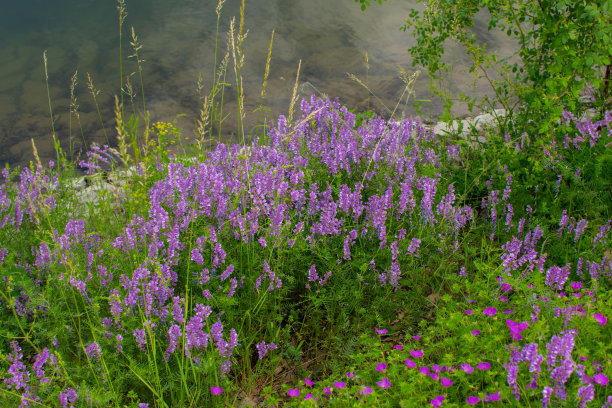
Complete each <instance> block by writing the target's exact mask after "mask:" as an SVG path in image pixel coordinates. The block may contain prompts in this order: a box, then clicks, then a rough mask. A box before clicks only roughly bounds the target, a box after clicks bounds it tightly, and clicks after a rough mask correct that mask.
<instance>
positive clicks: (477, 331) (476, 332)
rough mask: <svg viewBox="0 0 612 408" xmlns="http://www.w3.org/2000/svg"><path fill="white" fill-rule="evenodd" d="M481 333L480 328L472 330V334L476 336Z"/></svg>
mask: <svg viewBox="0 0 612 408" xmlns="http://www.w3.org/2000/svg"><path fill="white" fill-rule="evenodd" d="M479 334H480V330H472V336H474V337H476V336H478V335H479Z"/></svg>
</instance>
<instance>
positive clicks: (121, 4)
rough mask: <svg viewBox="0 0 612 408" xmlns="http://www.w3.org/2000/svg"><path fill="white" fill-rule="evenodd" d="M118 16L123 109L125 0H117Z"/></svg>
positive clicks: (120, 89)
mask: <svg viewBox="0 0 612 408" xmlns="http://www.w3.org/2000/svg"><path fill="white" fill-rule="evenodd" d="M117 12H118V17H119V91H120V93H121V109H123V23H124V21H125V18H126V17H127V10H126V6H125V0H117Z"/></svg>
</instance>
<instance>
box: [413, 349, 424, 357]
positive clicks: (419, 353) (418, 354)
mask: <svg viewBox="0 0 612 408" xmlns="http://www.w3.org/2000/svg"><path fill="white" fill-rule="evenodd" d="M410 355H411V356H412V357H413V358H421V357H423V351H421V350H410Z"/></svg>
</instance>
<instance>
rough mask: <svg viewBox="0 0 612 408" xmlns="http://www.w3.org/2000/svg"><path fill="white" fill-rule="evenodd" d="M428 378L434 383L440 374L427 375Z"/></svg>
mask: <svg viewBox="0 0 612 408" xmlns="http://www.w3.org/2000/svg"><path fill="white" fill-rule="evenodd" d="M429 376H430V377H431V379H432V380H434V381H438V378H440V374H438V373H429Z"/></svg>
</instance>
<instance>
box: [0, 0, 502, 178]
mask: <svg viewBox="0 0 612 408" xmlns="http://www.w3.org/2000/svg"><path fill="white" fill-rule="evenodd" d="M414 4H415V2H413V1H412V0H409V1H400V0H396V1H394V0H390V1H388V2H387V3H386V4H384V5H382V6H379V5H374V6H372V7H370V8H369V9H368V10H367V11H366V12H362V11H361V10H360V8H359V6H358V5H357V4H356V3H355V2H354V1H353V0H308V1H306V0H251V1H247V5H246V16H245V28H247V29H249V32H248V36H247V38H246V40H245V43H244V50H245V54H246V62H245V67H244V69H243V73H244V75H243V76H244V88H245V90H246V99H245V106H246V110H247V113H249V114H248V115H247V118H246V129H247V131H248V130H250V129H251V128H252V127H253V126H254V125H255V121H256V119H257V115H256V114H252V113H251V112H252V111H253V110H254V109H255V108H256V107H257V106H258V105H259V98H260V94H261V85H262V81H263V76H264V69H265V62H266V55H267V50H268V44H269V40H270V33H271V31H272V30H273V29H274V30H275V32H276V34H275V38H274V46H273V52H272V60H271V68H270V77H269V82H268V86H267V89H266V99H265V101H264V105H265V106H267V107H269V108H270V111H271V113H272V115H274V116H277V115H278V114H286V113H287V110H288V107H289V101H290V99H291V92H292V88H293V84H294V81H295V74H296V70H297V66H298V61H299V60H300V59H301V60H302V70H301V74H300V95H301V96H308V95H310V94H311V93H314V92H320V93H326V94H328V95H330V97H339V98H340V100H341V101H342V102H343V103H345V104H347V105H348V106H349V107H350V108H357V109H365V108H367V107H368V106H370V107H371V108H373V109H374V110H375V111H378V112H380V113H381V114H384V108H383V107H382V106H381V104H380V103H378V102H375V101H374V100H373V99H370V98H369V96H368V92H367V91H366V90H365V89H363V88H362V87H361V86H359V85H357V84H356V83H354V82H353V81H351V80H350V79H348V78H347V75H346V73H347V72H351V73H354V74H355V75H357V76H358V77H360V78H361V79H362V80H364V81H365V82H367V83H368V85H369V86H370V88H371V89H372V90H373V91H374V92H375V93H376V94H377V95H378V96H379V97H380V99H381V100H382V101H383V103H384V104H386V105H387V106H390V107H393V106H395V104H396V102H397V100H398V98H399V97H400V95H401V92H402V90H403V83H402V81H401V79H400V78H399V76H398V69H397V66H398V65H401V66H402V67H404V68H405V69H406V70H407V71H408V72H413V70H414V69H413V68H412V67H411V60H410V56H409V54H408V53H407V51H406V50H407V48H408V47H409V46H411V45H412V43H411V41H412V40H411V38H410V35H409V34H407V33H404V32H402V31H400V30H399V27H400V26H401V25H402V24H403V19H404V18H406V17H407V16H408V13H409V9H410V8H411V7H414ZM216 5H217V2H216V1H212V0H181V1H167V0H164V1H161V0H147V1H145V0H131V1H130V0H128V1H127V12H128V16H127V19H126V21H125V24H124V42H123V46H124V60H123V64H124V75H127V74H129V73H131V72H134V71H136V64H135V62H134V61H133V60H132V59H129V58H127V56H128V55H129V54H131V49H130V46H129V30H130V27H131V26H133V27H134V29H135V31H136V34H137V35H138V37H139V39H140V41H141V43H142V44H143V48H142V50H141V57H142V58H144V59H145V60H146V62H145V63H144V94H145V99H146V103H147V110H150V112H151V119H152V120H153V121H157V120H164V121H171V120H172V119H173V118H175V117H176V116H177V115H179V114H184V115H185V116H184V117H183V118H181V119H180V120H179V124H180V125H181V126H182V127H183V128H184V129H185V134H186V135H187V136H188V135H189V134H190V133H191V132H192V131H193V123H194V121H195V118H197V115H198V109H199V102H198V95H197V92H196V91H197V87H196V84H197V79H198V75H199V74H200V73H202V76H203V78H204V86H205V89H209V87H210V83H211V78H212V71H213V56H214V37H215V26H216V17H217V16H216V14H215V7H216ZM116 6H117V4H116V2H115V1H112V0H104V1H101V0H78V1H77V0H24V1H22V2H4V4H3V10H2V13H1V15H0V38H2V41H0V165H2V166H4V165H5V164H6V163H9V164H10V165H11V166H13V165H23V164H26V163H28V162H29V161H30V160H31V159H32V149H31V144H30V138H33V139H34V140H35V142H36V145H37V148H38V152H39V154H40V156H41V158H42V159H43V161H44V162H46V161H47V160H49V159H54V157H55V153H54V150H53V148H52V146H51V124H50V123H51V121H50V116H49V107H48V102H47V90H46V86H45V78H44V69H43V50H47V57H48V74H49V85H50V95H51V101H52V105H53V109H54V114H55V130H56V132H57V134H58V137H59V139H60V141H61V144H62V147H63V148H64V150H66V151H69V146H70V144H71V143H72V146H73V152H74V154H75V155H76V154H78V152H79V151H82V149H81V148H82V145H83V142H82V136H81V128H80V127H79V124H78V122H77V121H76V119H75V118H74V116H73V117H72V120H70V114H69V112H70V110H69V106H70V91H69V87H70V78H71V76H72V75H73V73H74V72H75V71H76V70H78V84H77V87H76V90H75V95H76V97H77V100H78V105H79V108H78V110H79V114H80V124H81V127H82V131H83V136H84V138H85V144H86V145H89V144H91V143H92V142H96V143H99V144H104V143H106V138H105V135H104V132H103V131H102V126H101V124H100V121H99V119H98V115H97V112H96V108H95V105H94V104H93V100H92V98H91V95H90V94H89V90H88V88H87V81H86V78H87V77H86V73H90V74H91V76H92V78H93V81H94V85H95V86H96V88H98V89H100V95H99V96H98V102H99V103H100V109H101V112H102V119H103V122H104V124H105V126H106V129H107V131H108V135H109V138H110V141H111V143H114V140H115V132H114V117H113V101H114V95H116V94H118V93H119V33H118V30H119V29H118V16H117V10H116ZM239 7H240V1H239V0H227V1H226V3H225V5H224V7H223V11H222V16H221V28H220V46H221V50H220V56H219V59H220V58H221V57H222V55H223V53H224V52H225V41H226V38H227V30H228V27H229V21H230V19H231V17H233V16H238V15H239ZM476 32H477V34H478V35H479V36H480V37H481V39H482V40H484V41H487V43H488V44H489V45H490V46H491V47H497V48H499V49H502V50H503V49H507V48H508V47H509V46H510V44H508V43H507V42H506V43H504V41H505V40H504V39H503V38H501V37H500V38H498V37H491V36H490V34H489V33H487V32H486V28H484V27H479V26H477V27H476ZM366 52H367V53H368V55H369V70H367V69H366V66H365V54H366ZM454 58H455V59H456V61H457V68H458V72H457V73H456V74H455V76H454V78H453V84H452V86H453V88H457V87H459V88H460V89H462V90H464V91H466V92H471V93H473V92H479V93H484V92H487V89H486V87H482V88H481V87H476V88H473V87H472V86H471V84H472V82H473V81H472V79H471V77H470V76H469V74H467V73H465V72H464V73H462V72H461V70H462V69H463V71H465V66H466V64H467V59H466V58H465V56H463V55H461V54H460V53H459V52H457V53H456V54H455V57H454ZM228 72H229V73H230V74H231V75H232V76H233V71H232V70H231V68H230V70H229V71H228ZM137 78H138V77H137V76H133V77H132V79H133V82H134V85H135V88H136V93H137V95H136V102H137V109H142V108H141V99H140V98H141V92H140V89H139V86H137V85H138V83H137ZM415 90H416V95H417V97H418V98H423V99H427V98H429V97H430V94H429V90H428V79H427V78H426V76H425V75H422V76H421V79H420V80H419V82H418V83H417V85H416V89H415ZM235 99H236V98H235V96H234V94H233V92H232V91H229V92H228V93H227V95H226V102H227V105H226V108H225V111H226V112H229V113H230V114H231V115H232V116H230V117H229V118H228V119H227V121H226V122H225V123H226V126H225V128H224V129H223V138H224V139H225V140H228V141H229V140H231V137H232V135H233V134H235V129H234V128H233V126H232V123H235V119H234V117H235V116H236V115H235V113H233V112H235V110H236V105H237V103H236V100H235ZM426 110H427V111H429V107H426ZM399 111H400V112H403V113H405V114H406V115H413V114H414V110H413V109H412V108H410V107H405V106H400V108H399ZM432 111H433V114H434V115H436V114H438V113H440V111H441V108H440V104H439V103H438V102H436V101H434V102H432ZM459 114H461V112H459Z"/></svg>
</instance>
